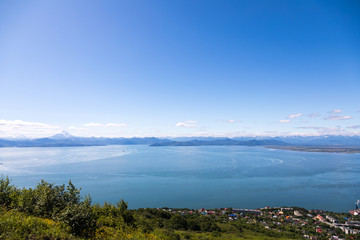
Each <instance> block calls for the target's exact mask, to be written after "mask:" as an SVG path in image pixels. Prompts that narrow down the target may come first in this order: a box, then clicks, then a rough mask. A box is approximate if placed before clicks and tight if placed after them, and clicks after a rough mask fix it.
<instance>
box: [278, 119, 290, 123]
mask: <svg viewBox="0 0 360 240" xmlns="http://www.w3.org/2000/svg"><path fill="white" fill-rule="evenodd" d="M279 122H281V123H289V122H290V119H282V120H280V121H279Z"/></svg>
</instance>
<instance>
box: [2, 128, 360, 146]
mask: <svg viewBox="0 0 360 240" xmlns="http://www.w3.org/2000/svg"><path fill="white" fill-rule="evenodd" d="M140 144H141V145H150V146H204V145H205V146H336V147H342V146H347V147H349V146H352V147H360V136H336V135H329V136H311V137H303V136H291V137H236V138H224V137H177V138H156V137H144V138H138V137H133V138H105V137H76V136H72V135H71V134H69V133H68V132H66V131H63V132H61V133H59V134H56V135H54V136H51V137H47V138H37V139H27V138H12V139H0V147H75V146H106V145H140Z"/></svg>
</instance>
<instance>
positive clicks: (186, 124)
mask: <svg viewBox="0 0 360 240" xmlns="http://www.w3.org/2000/svg"><path fill="white" fill-rule="evenodd" d="M195 123H197V121H183V122H178V123H177V124H176V125H175V127H186V128H196V127H197V126H196V125H195Z"/></svg>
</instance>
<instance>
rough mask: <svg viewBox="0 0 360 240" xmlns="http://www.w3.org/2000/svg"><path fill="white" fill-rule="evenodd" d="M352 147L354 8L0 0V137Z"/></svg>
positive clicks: (358, 109)
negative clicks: (246, 139) (332, 142)
mask: <svg viewBox="0 0 360 240" xmlns="http://www.w3.org/2000/svg"><path fill="white" fill-rule="evenodd" d="M62 130H66V131H68V132H70V133H71V134H73V135H78V136H109V137H122V136H124V137H129V136H229V137H234V136H255V135H266V136H277V135H325V134H342V135H360V2H359V1H357V0H354V1H348V0H338V1H332V0H326V1H320V0H319V1H315V0H314V1H310V0H288V1H281V0H276V1H273V0H263V1H260V0H255V1H253V0H251V1H250V0H236V1H230V0H229V1H223V0H218V1H210V0H203V1H201V0H198V1H190V0H179V1H178V0H171V1H168V0H163V1H158V0H154V1H147V0H143V1H139V0H131V1H130V0H114V1H110V0H105V1H95V0H94V1H90V0H77V1H72V0H61V1H60V0H54V1H48V0H43V1H42V0H34V1H18V0H4V1H0V137H11V136H12V137H14V136H26V137H42V136H49V135H53V134H55V133H57V132H59V131H62Z"/></svg>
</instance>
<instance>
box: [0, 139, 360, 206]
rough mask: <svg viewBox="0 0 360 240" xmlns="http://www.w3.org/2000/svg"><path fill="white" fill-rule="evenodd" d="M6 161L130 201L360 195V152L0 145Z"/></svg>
mask: <svg viewBox="0 0 360 240" xmlns="http://www.w3.org/2000/svg"><path fill="white" fill-rule="evenodd" d="M0 163H2V164H1V165H0V173H1V174H3V175H8V176H9V178H10V179H11V180H12V183H13V184H15V185H17V186H20V187H34V186H35V185H36V184H37V183H39V181H40V180H41V179H45V180H47V181H48V182H52V183H56V184H63V183H67V182H68V181H69V179H71V180H72V182H73V183H74V184H75V186H77V187H81V188H82V194H90V195H91V196H92V198H93V201H94V202H100V203H103V202H104V201H108V202H113V203H115V202H117V201H118V200H120V199H121V198H124V199H125V201H128V202H129V207H130V208H140V207H164V206H167V207H176V208H180V207H188V208H202V207H204V208H219V207H229V206H231V207H234V208H235V207H236V208H259V207H264V206H273V207H276V206H300V207H305V208H308V209H325V210H331V211H348V210H350V209H353V208H354V202H355V201H356V200H357V199H359V198H360V154H345V153H310V152H294V151H286V150H272V149H267V148H262V147H242V146H219V147H214V146H200V147H149V146H143V145H135V146H102V147H71V148H0Z"/></svg>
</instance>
